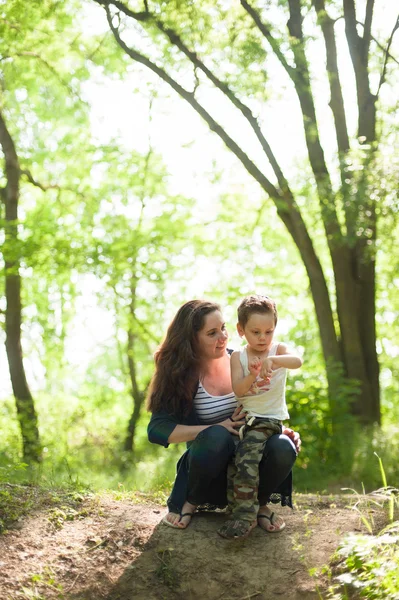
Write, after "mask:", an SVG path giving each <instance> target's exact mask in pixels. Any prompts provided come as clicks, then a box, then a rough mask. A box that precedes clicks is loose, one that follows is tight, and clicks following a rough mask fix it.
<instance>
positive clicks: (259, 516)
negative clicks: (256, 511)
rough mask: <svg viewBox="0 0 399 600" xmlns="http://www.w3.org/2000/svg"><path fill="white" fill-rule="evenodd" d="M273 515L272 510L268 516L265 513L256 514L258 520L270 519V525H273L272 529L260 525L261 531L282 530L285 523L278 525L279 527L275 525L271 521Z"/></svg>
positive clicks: (275, 531)
mask: <svg viewBox="0 0 399 600" xmlns="http://www.w3.org/2000/svg"><path fill="white" fill-rule="evenodd" d="M273 517H274V512H272V514H271V515H270V517H268V516H267V515H258V517H257V519H258V521H259V519H267V520H268V521H270V525H273V527H274V529H265V528H264V527H261V529H263V531H266V532H267V533H278V532H279V531H283V529H284V527H285V523H284V522H283V523H282V525H280V527H279V526H278V525H275V524H274V523H273ZM259 526H260V525H259Z"/></svg>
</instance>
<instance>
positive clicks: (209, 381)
mask: <svg viewBox="0 0 399 600" xmlns="http://www.w3.org/2000/svg"><path fill="white" fill-rule="evenodd" d="M227 340H228V334H227V331H226V328H225V323H224V320H223V316H222V313H221V309H220V307H219V305H218V304H215V303H213V302H207V301H204V300H191V301H190V302H187V303H186V304H183V306H181V307H180V309H179V310H178V312H177V314H176V316H175V318H174V319H173V321H172V323H171V324H170V326H169V328H168V331H167V334H166V338H165V340H164V341H163V343H162V344H161V346H160V348H159V349H158V351H157V352H156V354H155V364H156V370H155V374H154V376H153V379H152V381H151V385H150V390H149V394H148V399H147V406H148V410H149V411H151V412H152V417H151V420H150V422H149V425H148V439H149V441H150V442H152V443H155V444H161V445H162V446H165V448H167V447H168V445H169V444H173V443H179V442H187V448H188V450H187V451H186V452H185V453H184V454H183V456H182V457H181V458H180V460H179V462H178V464H177V475H176V480H175V483H174V486H173V489H172V493H171V495H170V497H169V499H168V508H169V513H168V514H167V515H166V517H165V519H164V523H165V524H166V525H169V526H171V527H175V528H178V529H185V528H186V527H187V526H188V525H189V524H190V521H191V518H192V516H193V514H194V512H195V510H196V509H197V507H198V506H199V505H205V504H207V505H213V506H216V507H224V506H226V505H227V503H228V498H232V493H231V492H232V491H230V490H227V465H228V463H229V461H230V460H231V459H232V457H233V456H234V450H235V446H236V443H237V440H238V429H239V428H240V427H241V426H242V425H243V424H244V421H243V417H244V414H243V413H242V412H241V409H240V407H238V408H237V407H236V402H235V399H234V393H233V390H232V385H231V375H230V352H229V350H228V349H227ZM300 443H301V442H300V438H299V435H298V434H297V433H295V432H294V431H292V430H291V429H283V434H281V435H273V436H272V437H271V438H270V439H269V440H268V442H267V444H266V446H265V451H264V456H263V459H262V460H261V463H260V465H259V490H258V498H259V506H260V508H259V512H258V525H259V526H260V527H261V528H262V529H264V530H265V531H267V532H270V533H271V532H276V531H281V530H282V529H283V528H284V527H285V523H284V521H283V520H282V518H281V517H279V516H277V515H276V514H275V513H274V512H273V511H272V510H271V509H270V508H269V507H268V506H267V504H268V503H269V502H278V501H280V502H281V504H282V506H285V505H288V506H291V507H292V502H291V492H292V475H291V470H292V467H293V465H294V462H295V459H296V450H297V451H299V449H300Z"/></svg>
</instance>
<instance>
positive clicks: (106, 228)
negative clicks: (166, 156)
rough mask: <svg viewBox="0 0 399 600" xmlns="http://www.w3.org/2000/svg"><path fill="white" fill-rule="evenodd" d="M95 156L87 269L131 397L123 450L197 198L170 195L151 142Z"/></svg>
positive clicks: (130, 440)
mask: <svg viewBox="0 0 399 600" xmlns="http://www.w3.org/2000/svg"><path fill="white" fill-rule="evenodd" d="M98 154H99V158H98V160H97V167H98V168H99V173H101V175H99V176H98V178H97V181H96V185H97V190H96V196H97V197H98V198H101V202H98V203H97V206H98V211H96V213H95V214H94V215H93V223H92V225H93V226H92V228H91V230H92V235H91V236H89V238H88V240H87V244H88V248H87V255H88V256H89V257H90V263H88V264H87V266H86V269H85V270H86V271H89V272H91V273H94V274H95V275H96V276H97V277H98V278H99V279H100V280H102V282H103V283H104V288H105V289H104V291H103V293H102V294H101V298H100V305H103V306H104V305H105V306H106V307H107V310H108V311H110V312H111V314H113V316H114V320H115V330H116V331H115V333H116V335H115V338H116V343H117V346H118V351H119V360H120V377H121V379H122V383H124V384H125V385H126V387H127V389H128V391H129V394H130V396H131V398H132V400H133V409H132V413H131V416H130V419H129V423H128V425H127V431H126V436H125V440H124V449H125V450H127V451H133V450H134V446H135V434H136V429H137V424H138V421H139V418H140V415H141V412H142V406H143V402H144V398H145V392H146V388H147V386H148V383H149V380H150V377H151V372H152V361H151V359H150V357H151V354H152V352H153V349H154V346H155V345H156V344H157V343H159V341H160V335H161V333H162V332H161V331H160V330H159V327H157V326H156V323H157V321H159V320H161V319H162V314H163V312H164V311H165V305H166V300H165V297H164V294H165V290H166V288H167V286H168V284H173V278H174V274H175V272H176V268H177V267H176V266H174V265H173V262H174V261H176V257H178V256H179V253H181V250H182V248H183V247H185V246H187V244H188V237H189V226H188V225H187V219H188V217H189V212H190V209H191V205H192V203H191V201H190V200H189V199H187V198H183V197H181V196H174V195H172V194H171V193H169V191H168V174H167V171H166V169H165V166H164V164H163V162H162V160H161V159H160V157H159V156H158V155H157V154H156V153H155V152H154V150H153V148H152V147H151V144H149V148H148V150H147V152H146V153H145V154H140V153H138V152H130V153H126V154H123V153H122V152H121V149H120V148H119V147H117V146H112V145H109V146H107V147H104V148H103V149H102V150H101V151H100V150H99V152H98ZM177 262H178V261H177ZM180 262H181V261H180ZM177 286H178V284H177V283H175V288H177ZM114 376H115V374H114Z"/></svg>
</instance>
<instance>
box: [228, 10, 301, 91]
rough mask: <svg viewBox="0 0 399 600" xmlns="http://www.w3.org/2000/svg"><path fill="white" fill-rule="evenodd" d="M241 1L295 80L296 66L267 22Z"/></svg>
mask: <svg viewBox="0 0 399 600" xmlns="http://www.w3.org/2000/svg"><path fill="white" fill-rule="evenodd" d="M240 1H241V6H242V7H243V8H244V10H246V11H247V13H248V14H249V15H250V16H251V17H252V19H253V21H254V23H255V25H256V26H257V27H258V29H259V31H260V32H261V33H262V34H263V36H264V37H265V38H266V39H267V41H268V42H269V44H270V46H271V48H272V50H273V52H274V53H275V55H276V56H277V58H278V59H279V61H280V63H281V64H282V66H283V67H284V69H285V70H286V72H287V73H288V75H289V77H290V79H291V80H292V81H294V79H295V77H296V73H295V68H294V67H292V66H291V65H290V64H289V63H288V62H287V60H286V58H285V56H284V54H283V53H282V52H281V50H280V46H279V44H278V43H277V42H276V40H275V39H274V37H273V36H272V34H271V31H270V29H269V28H268V27H267V25H265V23H263V21H262V19H261V18H260V16H259V13H258V12H257V11H256V10H255V9H254V8H253V7H252V6H251V5H250V4H249V3H248V2H247V1H246V0H240Z"/></svg>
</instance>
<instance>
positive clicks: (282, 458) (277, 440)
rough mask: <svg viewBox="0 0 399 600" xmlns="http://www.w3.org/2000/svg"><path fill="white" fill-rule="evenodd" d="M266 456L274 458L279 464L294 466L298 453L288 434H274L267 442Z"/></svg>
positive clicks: (264, 454) (270, 458)
mask: <svg viewBox="0 0 399 600" xmlns="http://www.w3.org/2000/svg"><path fill="white" fill-rule="evenodd" d="M263 456H264V458H267V459H269V460H273V461H274V462H275V463H276V464H278V465H279V466H281V467H282V466H287V467H288V466H292V465H293V464H294V462H295V459H296V456H297V453H296V450H295V446H294V444H293V442H292V441H291V440H290V438H289V437H287V436H286V435H283V434H280V435H273V436H272V437H271V438H269V439H268V441H267V443H266V444H265V449H264V452H263Z"/></svg>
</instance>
